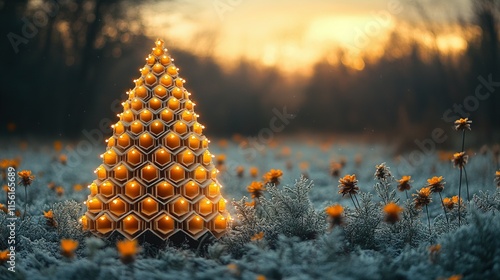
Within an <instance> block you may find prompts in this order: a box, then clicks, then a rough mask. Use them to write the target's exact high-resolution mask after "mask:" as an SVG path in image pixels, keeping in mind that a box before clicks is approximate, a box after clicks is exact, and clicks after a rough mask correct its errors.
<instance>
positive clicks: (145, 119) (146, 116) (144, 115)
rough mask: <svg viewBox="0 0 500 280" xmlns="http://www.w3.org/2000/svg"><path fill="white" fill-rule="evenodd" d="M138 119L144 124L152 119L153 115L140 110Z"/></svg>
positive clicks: (147, 111) (146, 110)
mask: <svg viewBox="0 0 500 280" xmlns="http://www.w3.org/2000/svg"><path fill="white" fill-rule="evenodd" d="M139 119H141V121H143V122H144V123H148V122H150V121H151V120H152V119H153V113H151V111H149V110H148V109H145V110H142V111H141V113H140V114H139Z"/></svg>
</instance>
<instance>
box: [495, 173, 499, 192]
mask: <svg viewBox="0 0 500 280" xmlns="http://www.w3.org/2000/svg"><path fill="white" fill-rule="evenodd" d="M495 184H496V185H497V188H500V170H497V171H496V172H495Z"/></svg>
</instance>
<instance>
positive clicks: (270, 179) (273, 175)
mask: <svg viewBox="0 0 500 280" xmlns="http://www.w3.org/2000/svg"><path fill="white" fill-rule="evenodd" d="M281 176H283V171H281V170H279V169H271V170H269V172H267V173H266V174H264V177H263V178H264V182H265V183H270V184H274V185H278V184H279V183H280V179H281Z"/></svg>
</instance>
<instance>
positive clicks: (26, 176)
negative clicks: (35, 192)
mask: <svg viewBox="0 0 500 280" xmlns="http://www.w3.org/2000/svg"><path fill="white" fill-rule="evenodd" d="M17 175H18V176H19V179H20V181H19V184H21V185H22V186H25V187H27V186H29V185H31V183H32V182H33V180H35V176H34V175H31V171H30V170H23V171H20V172H18V173H17Z"/></svg>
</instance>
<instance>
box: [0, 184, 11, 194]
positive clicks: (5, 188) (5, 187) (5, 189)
mask: <svg viewBox="0 0 500 280" xmlns="http://www.w3.org/2000/svg"><path fill="white" fill-rule="evenodd" d="M2 190H3V191H4V192H6V193H8V192H9V191H10V189H9V186H7V185H3V186H2Z"/></svg>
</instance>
